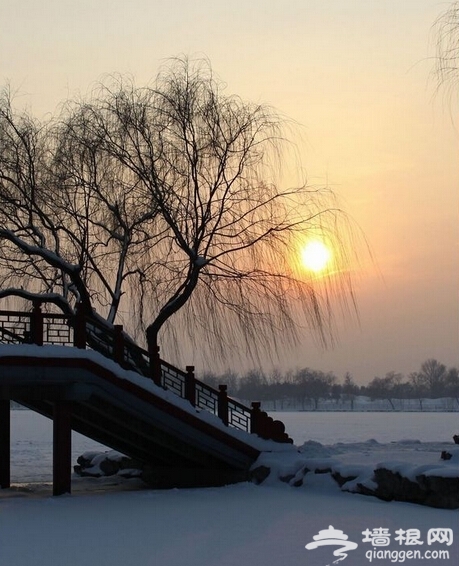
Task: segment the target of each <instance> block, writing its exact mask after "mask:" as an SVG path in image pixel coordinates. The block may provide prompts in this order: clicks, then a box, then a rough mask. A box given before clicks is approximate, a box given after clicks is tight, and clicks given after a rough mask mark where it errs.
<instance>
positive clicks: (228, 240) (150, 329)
mask: <svg viewBox="0 0 459 566" xmlns="http://www.w3.org/2000/svg"><path fill="white" fill-rule="evenodd" d="M223 91H224V87H223V85H222V83H221V82H220V81H219V80H218V79H217V78H216V77H215V75H214V74H213V72H212V70H211V68H210V65H209V64H208V62H207V61H195V62H190V61H188V60H187V59H185V58H182V59H174V60H172V61H171V62H169V64H168V65H166V66H165V68H164V69H163V70H162V71H161V72H160V73H159V75H158V77H157V79H156V81H155V83H154V84H153V85H152V86H147V87H143V88H137V87H136V86H135V85H134V83H133V81H132V80H130V79H126V78H123V77H112V78H111V79H109V80H108V81H106V83H105V84H103V85H100V86H99V87H98V88H97V89H95V90H94V92H93V94H92V96H91V97H90V98H89V99H88V100H76V101H71V102H69V103H67V104H66V105H65V106H64V109H63V111H62V114H61V115H60V116H59V117H58V118H53V119H51V120H50V121H49V122H48V123H46V124H39V123H38V122H37V121H35V120H33V119H32V118H31V117H29V116H28V115H27V114H26V113H22V114H16V113H15V112H14V110H13V107H12V103H11V97H10V96H9V95H8V93H7V92H5V94H4V96H3V98H2V99H1V106H0V136H1V137H0V142H1V149H0V209H1V210H0V220H1V226H2V228H1V230H0V239H1V240H2V251H1V252H0V268H1V274H2V275H1V281H0V282H1V285H2V290H1V292H0V296H9V295H16V296H20V297H23V298H31V297H36V296H37V297H40V298H41V299H42V300H44V301H48V302H53V303H55V304H56V305H58V306H59V308H61V309H62V310H64V311H67V312H72V311H73V310H74V309H75V307H76V305H77V304H80V305H83V307H84V309H85V311H86V312H87V314H89V315H94V311H95V309H97V313H98V315H100V317H102V318H103V319H105V320H106V321H107V323H108V324H112V323H114V322H115V321H118V322H119V321H121V322H124V323H125V324H127V326H128V328H130V329H131V330H133V329H142V330H145V331H146V336H147V342H148V346H149V349H150V352H152V353H154V352H155V351H156V349H157V346H158V336H159V332H160V331H161V333H162V343H168V344H175V346H176V347H177V349H180V346H181V344H182V343H183V341H184V340H185V337H187V338H188V339H189V340H190V341H191V343H192V344H194V345H195V346H197V344H198V343H199V347H200V348H201V349H204V350H205V349H206V348H207V352H208V353H210V352H211V354H210V357H211V358H212V360H215V357H216V356H219V355H220V356H221V357H224V355H225V354H227V353H228V351H229V350H230V348H231V347H235V345H237V348H238V349H239V352H240V353H241V354H244V355H246V354H249V355H256V353H257V352H259V351H262V350H263V349H264V350H265V351H268V352H272V351H275V348H276V347H277V346H278V345H279V344H292V343H294V342H295V341H296V340H297V338H298V328H299V327H300V326H301V325H302V326H303V327H304V326H308V327H309V329H310V330H311V331H312V332H313V333H314V334H315V335H316V336H317V337H318V338H319V340H320V341H321V342H322V343H327V342H329V341H330V340H332V338H333V312H332V306H336V304H335V303H334V302H333V300H332V299H333V297H337V298H338V301H339V304H340V305H341V307H342V308H344V309H345V312H349V307H351V309H352V308H354V306H355V305H354V295H353V290H352V281H351V278H350V275H349V273H350V270H349V264H350V261H351V255H352V254H353V242H352V233H351V229H350V226H349V223H348V221H347V218H346V215H345V214H343V212H342V211H341V210H340V209H339V208H338V207H337V206H336V205H335V203H334V200H333V195H332V194H331V193H330V192H329V191H326V190H320V189H317V188H311V187H308V186H307V185H306V184H302V185H301V186H298V187H293V188H287V189H283V188H281V187H280V184H279V182H278V177H279V170H280V166H281V163H282V161H283V159H284V158H285V153H284V150H285V149H286V148H288V147H291V146H289V144H288V143H287V142H286V139H285V135H284V130H285V126H286V123H285V120H283V119H282V118H281V117H280V116H279V115H278V114H277V113H276V112H275V111H273V110H272V109H271V108H269V107H266V106H263V105H259V104H251V103H247V102H244V101H242V100H241V99H240V98H239V97H237V96H230V95H226V94H225V93H224V92H223ZM308 236H316V237H317V236H321V237H323V238H326V239H327V240H328V241H329V242H330V243H331V244H332V245H333V248H334V263H333V265H332V267H331V268H330V269H331V271H333V273H331V274H330V276H329V277H324V278H322V279H320V280H316V281H314V280H312V279H310V278H308V277H307V276H306V275H305V273H302V272H301V271H300V270H299V268H298V265H296V263H295V260H294V250H295V249H296V248H297V247H298V245H299V242H300V241H301V240H302V239H304V238H305V237H308ZM172 316H174V324H171V322H170V321H171V317H172ZM299 325H300V326H299ZM203 337H205V340H204V342H203V340H202V338H203ZM203 346H204V347H203Z"/></svg>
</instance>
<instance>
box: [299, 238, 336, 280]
mask: <svg viewBox="0 0 459 566" xmlns="http://www.w3.org/2000/svg"><path fill="white" fill-rule="evenodd" d="M330 259H331V250H330V248H328V247H327V246H326V245H325V244H324V243H323V242H321V241H319V240H314V241H313V242H309V243H308V244H306V245H305V246H304V248H303V249H302V251H301V262H302V264H303V266H304V267H305V268H306V269H309V270H310V271H314V272H315V273H318V272H319V271H322V270H323V269H325V268H326V267H327V265H328V263H329V261H330Z"/></svg>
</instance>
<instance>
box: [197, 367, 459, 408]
mask: <svg viewBox="0 0 459 566" xmlns="http://www.w3.org/2000/svg"><path fill="white" fill-rule="evenodd" d="M199 377H200V379H202V380H203V381H204V382H205V383H207V384H209V385H211V386H212V387H215V388H217V387H218V384H220V383H225V384H226V385H227V386H228V392H229V394H230V395H232V396H234V397H237V398H239V399H243V400H245V401H262V402H267V401H269V402H271V403H272V404H273V406H274V408H277V409H279V410H282V409H283V408H285V407H286V406H287V405H288V404H291V403H294V404H295V405H296V406H298V407H299V408H300V409H303V410H304V409H306V408H313V409H318V408H319V407H320V403H321V402H324V401H336V402H337V403H338V402H344V403H347V404H348V407H349V408H350V409H351V410H353V408H354V402H355V400H356V398H357V397H358V396H365V397H368V398H369V399H370V400H372V401H376V400H384V401H387V402H388V403H389V404H390V406H391V408H392V409H395V406H394V400H395V399H416V400H417V401H418V402H419V408H420V409H421V410H422V409H423V403H424V400H425V399H439V398H443V397H449V398H453V399H455V401H456V403H457V405H458V406H459V369H458V368H457V367H450V368H448V367H447V366H446V365H444V364H442V363H440V362H438V361H437V360H435V359H428V360H426V361H425V362H424V363H423V364H422V365H421V367H420V369H419V371H415V372H412V373H410V374H409V375H408V376H404V375H403V374H401V373H396V372H394V371H390V372H388V373H386V375H385V376H384V377H378V376H377V377H374V378H373V379H372V380H371V381H370V382H369V383H368V385H361V386H359V385H357V384H356V383H355V382H354V379H353V377H352V375H351V374H350V373H346V374H345V376H344V378H343V379H342V380H341V381H340V380H339V379H338V378H337V377H336V375H335V374H334V373H332V372H323V371H318V370H313V369H310V368H302V369H298V370H295V371H288V372H286V373H285V374H282V373H281V372H279V371H278V370H274V371H273V372H271V373H265V372H263V371H262V370H259V369H252V370H250V371H249V372H247V373H246V374H244V375H238V374H237V373H235V372H232V371H226V372H225V373H223V374H220V375H217V374H215V373H212V372H205V373H203V374H202V375H200V376H199Z"/></svg>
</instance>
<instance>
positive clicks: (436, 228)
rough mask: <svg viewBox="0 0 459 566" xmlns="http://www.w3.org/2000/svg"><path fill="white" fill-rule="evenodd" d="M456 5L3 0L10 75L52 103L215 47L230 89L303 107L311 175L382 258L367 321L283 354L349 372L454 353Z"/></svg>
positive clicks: (1, 56) (299, 111) (429, 0)
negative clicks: (443, 87)
mask: <svg viewBox="0 0 459 566" xmlns="http://www.w3.org/2000/svg"><path fill="white" fill-rule="evenodd" d="M446 7H447V4H445V3H444V2H440V1H435V0H403V1H401V0H290V1H289V2H284V1H282V0H276V1H269V0H251V1H250V2H247V1H246V0H244V1H242V0H232V1H231V2H228V1H227V0H225V1H223V0H194V1H193V2H183V1H177V0H163V1H158V0H148V1H147V0H131V1H130V2H126V1H124V0H123V1H121V0H110V1H108V0H107V1H102V0H101V1H98V2H94V1H93V0H83V1H79V0H72V2H70V1H69V0H41V1H40V2H36V1H35V0H22V2H20V3H18V2H17V1H16V0H14V1H13V0H2V3H1V5H0V21H1V22H2V24H1V27H2V29H1V33H0V81H1V82H2V83H5V82H6V81H7V80H9V81H10V82H11V84H12V86H13V88H17V89H19V91H20V93H22V94H23V95H24V96H22V97H21V98H20V100H21V102H24V103H25V104H28V105H29V106H31V108H32V110H33V111H34V113H35V114H38V115H43V114H45V113H46V112H54V111H55V109H56V106H57V105H58V104H59V102H61V101H62V100H64V99H65V98H67V97H68V96H73V95H74V94H75V93H77V92H82V93H84V92H86V90H87V89H88V88H90V86H91V84H92V83H93V82H94V81H96V80H98V79H99V78H100V77H101V75H103V74H104V73H111V72H114V71H119V72H122V73H126V72H127V73H132V74H133V75H134V76H135V78H136V82H137V83H138V84H141V83H142V82H146V81H148V80H149V79H151V78H153V77H154V76H155V74H156V72H157V70H158V67H159V65H160V64H161V62H162V61H163V60H164V59H165V58H167V57H171V56H174V55H177V54H180V53H184V54H187V55H191V56H193V55H205V56H207V57H208V58H209V59H210V61H211V62H212V65H213V67H214V70H215V71H216V72H217V73H218V74H219V75H220V77H221V78H222V79H223V80H225V81H226V82H227V83H228V92H234V93H237V94H240V95H241V96H242V97H243V98H245V99H249V100H254V101H257V102H258V101H259V102H266V103H269V104H272V105H273V106H275V107H276V108H277V109H279V110H280V111H281V112H282V113H283V114H285V115H286V116H288V117H289V118H291V119H293V120H295V121H296V122H297V123H298V124H299V132H300V134H301V138H298V139H300V141H299V142H298V143H299V146H298V149H299V151H300V153H301V155H302V159H303V163H304V166H305V168H306V171H307V174H308V178H309V181H310V182H311V183H313V184H327V185H328V186H330V187H331V188H333V189H334V190H335V191H336V193H337V194H338V196H339V197H340V199H341V200H342V203H343V205H344V207H345V208H346V210H347V211H348V212H349V213H350V215H351V216H352V217H353V218H354V219H355V220H356V222H357V223H358V224H359V225H360V226H361V228H362V229H363V231H364V233H365V235H366V237H367V239H368V242H369V244H370V246H371V248H372V251H373V254H374V257H375V262H376V264H377V268H376V267H375V266H371V265H368V266H367V267H366V268H365V269H362V270H361V272H360V274H359V280H358V285H357V290H358V299H359V304H360V318H361V324H360V328H359V327H357V326H356V325H346V324H341V325H340V326H341V340H340V342H339V344H338V346H337V347H336V348H335V349H334V350H333V351H327V352H321V351H320V350H318V349H317V347H316V346H315V345H314V344H313V341H312V340H311V339H310V338H308V337H305V340H304V344H303V345H302V346H301V348H299V349H298V351H297V352H296V354H295V356H294V357H292V356H291V355H289V356H288V358H286V359H285V360H280V361H279V365H280V367H281V368H285V369H287V368H288V367H293V366H294V364H297V366H301V367H302V366H309V367H313V368H317V369H322V370H332V371H334V372H335V373H336V374H337V375H338V376H342V375H344V373H345V372H346V371H350V372H351V373H353V374H354V376H355V377H356V379H357V380H358V381H361V382H364V381H367V380H369V379H372V378H373V377H374V376H375V375H383V374H384V373H386V372H388V371H390V370H394V371H401V372H404V373H409V372H410V371H414V370H417V369H419V366H420V364H421V363H422V362H423V361H424V360H425V359H427V358H429V357H435V358H437V359H439V360H440V361H442V362H443V363H446V364H447V365H459V355H458V353H457V343H458V320H459V319H458V293H457V289H458V285H457V283H458V280H459V278H458V276H459V269H458V252H459V249H458V228H457V226H458V194H459V193H458V182H459V168H458V166H457V165H458V163H457V157H458V148H459V131H458V127H457V117H458V109H459V108H458V106H455V107H454V106H450V105H448V104H447V103H446V102H445V100H444V99H443V98H442V97H441V96H437V97H435V96H434V91H435V84H434V82H432V81H431V80H429V75H430V72H431V70H432V68H433V66H434V62H433V60H432V57H433V56H434V55H435V46H434V37H433V32H432V24H433V22H434V21H435V19H436V17H437V16H438V15H439V14H440V13H441V12H442V11H443V10H444V9H445V8H446ZM457 94H458V96H459V92H458V93H457ZM454 117H455V118H456V123H454V120H453V118H454ZM378 270H379V272H380V274H378ZM292 360H293V362H292ZM190 361H191V362H192V361H193V360H190Z"/></svg>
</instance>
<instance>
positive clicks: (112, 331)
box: [0, 301, 292, 443]
mask: <svg viewBox="0 0 459 566" xmlns="http://www.w3.org/2000/svg"><path fill="white" fill-rule="evenodd" d="M0 343H7V344H37V345H39V346H42V345H44V344H54V345H60V346H70V347H76V348H80V349H85V348H90V349H92V350H95V351H97V352H99V353H101V354H102V355H104V356H105V357H107V358H110V359H112V360H114V361H115V362H116V363H118V364H119V365H120V366H122V367H123V368H125V369H130V370H133V371H135V372H137V373H139V374H141V375H143V376H144V377H146V378H151V379H153V381H154V382H155V383H156V385H159V386H160V387H163V388H164V389H167V390H169V391H172V392H173V393H175V394H176V395H178V396H179V397H181V398H182V399H187V400H188V401H189V402H190V403H191V404H192V405H193V406H194V407H197V408H199V409H204V410H206V411H209V412H210V413H213V414H215V415H217V416H218V417H219V418H220V419H221V421H222V422H223V423H224V424H225V425H226V426H231V427H234V428H237V429H240V430H244V431H247V432H251V433H255V434H257V435H258V436H260V437H262V438H265V439H269V440H275V441H276V442H290V443H291V442H292V440H291V439H290V438H289V436H288V435H287V434H286V433H285V427H284V425H283V423H282V422H280V421H274V420H273V419H272V418H271V417H269V416H268V415H267V413H265V412H264V411H262V410H261V408H260V403H252V407H251V408H249V407H246V406H245V405H243V404H242V403H239V402H238V401H236V400H235V399H231V398H230V397H228V394H227V387H226V385H219V389H218V390H217V389H214V388H213V387H210V386H209V385H207V384H206V383H204V382H202V381H200V380H198V379H196V377H195V375H194V367H193V366H187V367H186V371H182V370H181V369H179V368H177V367H175V366H173V365H172V364H169V363H168V362H166V361H164V360H162V359H161V358H160V355H159V348H157V350H156V351H155V352H154V353H153V354H151V353H150V354H149V353H148V352H147V351H146V350H144V349H143V348H140V347H139V346H137V344H135V343H134V342H133V341H132V340H131V339H130V338H129V337H128V336H127V335H126V334H125V333H124V332H123V327H122V326H121V325H115V326H113V327H111V326H109V325H108V324H106V323H104V322H103V321H101V320H98V319H97V318H95V317H91V316H89V317H88V316H86V315H85V314H84V313H83V312H82V311H81V310H77V313H76V314H75V315H65V314H54V313H46V312H43V311H42V308H41V304H40V302H38V301H35V302H34V305H33V308H32V310H31V311H30V312H20V311H6V310H0Z"/></svg>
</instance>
